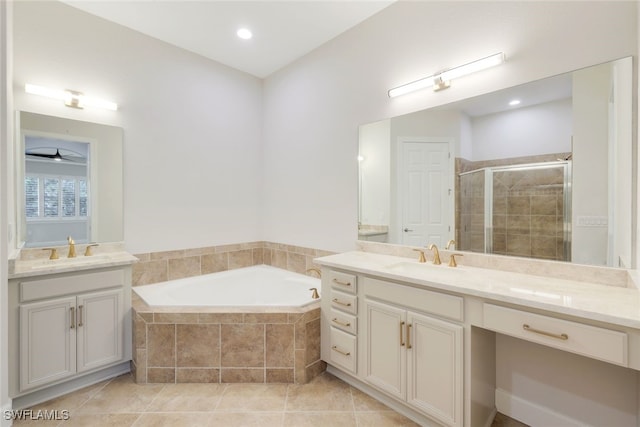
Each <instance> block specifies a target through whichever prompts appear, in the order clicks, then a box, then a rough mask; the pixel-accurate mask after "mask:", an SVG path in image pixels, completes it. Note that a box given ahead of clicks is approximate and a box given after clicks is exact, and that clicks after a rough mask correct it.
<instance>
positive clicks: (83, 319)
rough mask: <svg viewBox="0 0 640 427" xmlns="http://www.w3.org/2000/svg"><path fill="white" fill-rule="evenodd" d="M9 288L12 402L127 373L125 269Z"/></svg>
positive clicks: (19, 281) (18, 282)
mask: <svg viewBox="0 0 640 427" xmlns="http://www.w3.org/2000/svg"><path fill="white" fill-rule="evenodd" d="M9 286H10V288H9V289H10V301H11V302H10V312H11V315H10V341H11V344H12V352H11V357H10V365H11V369H10V372H11V377H12V378H11V380H10V383H11V392H12V395H13V397H16V396H23V395H27V394H29V393H32V392H36V393H41V392H42V390H43V389H46V388H47V387H49V386H52V385H56V384H61V383H64V382H67V381H73V380H74V379H78V378H79V377H83V376H92V375H93V376H94V377H96V378H97V376H96V375H98V374H96V373H99V371H101V370H102V369H104V368H107V367H112V368H113V367H114V366H116V365H121V366H120V370H122V369H126V368H127V365H128V361H129V360H130V359H131V357H130V356H131V344H130V340H131V321H130V320H128V321H127V319H130V318H129V316H130V314H129V307H130V298H131V294H130V286H131V267H130V266H126V267H120V268H103V269H97V270H89V271H85V272H71V273H61V274H48V275H43V276H33V277H24V278H16V279H12V280H10V281H9ZM111 376H113V373H111Z"/></svg>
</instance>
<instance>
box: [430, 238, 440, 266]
mask: <svg viewBox="0 0 640 427" xmlns="http://www.w3.org/2000/svg"><path fill="white" fill-rule="evenodd" d="M429 250H430V251H433V263H434V264H435V265H440V264H442V261H440V252H439V251H438V247H437V246H436V245H435V244H434V243H432V244H430V245H429Z"/></svg>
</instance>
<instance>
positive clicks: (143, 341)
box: [133, 314, 147, 349]
mask: <svg viewBox="0 0 640 427" xmlns="http://www.w3.org/2000/svg"><path fill="white" fill-rule="evenodd" d="M146 346H147V322H145V321H144V320H143V319H142V317H140V315H138V314H136V315H135V316H134V319H133V348H134V349H136V348H146Z"/></svg>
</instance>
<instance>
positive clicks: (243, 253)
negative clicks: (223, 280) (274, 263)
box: [229, 249, 253, 270]
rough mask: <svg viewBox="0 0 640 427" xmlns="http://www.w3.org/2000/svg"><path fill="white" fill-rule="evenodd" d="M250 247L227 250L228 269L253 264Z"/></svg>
mask: <svg viewBox="0 0 640 427" xmlns="http://www.w3.org/2000/svg"><path fill="white" fill-rule="evenodd" d="M252 252H253V251H252V250H251V249H243V250H240V251H234V252H229V270H233V269H235V268H243V267H250V266H251V265H253V254H252Z"/></svg>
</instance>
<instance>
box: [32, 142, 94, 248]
mask: <svg viewBox="0 0 640 427" xmlns="http://www.w3.org/2000/svg"><path fill="white" fill-rule="evenodd" d="M24 145H25V169H24V172H25V173H24V175H25V176H24V197H25V201H24V206H25V216H26V226H27V232H26V241H25V246H26V247H32V246H38V245H47V246H56V245H64V244H65V242H66V239H67V236H73V238H74V239H75V241H76V243H88V242H89V241H90V236H91V218H90V204H91V200H90V196H89V194H90V191H89V188H90V174H89V165H90V162H89V143H87V142H77V141H69V140H66V139H58V138H53V137H45V136H37V135H32V134H29V133H28V132H25V142H24Z"/></svg>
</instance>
